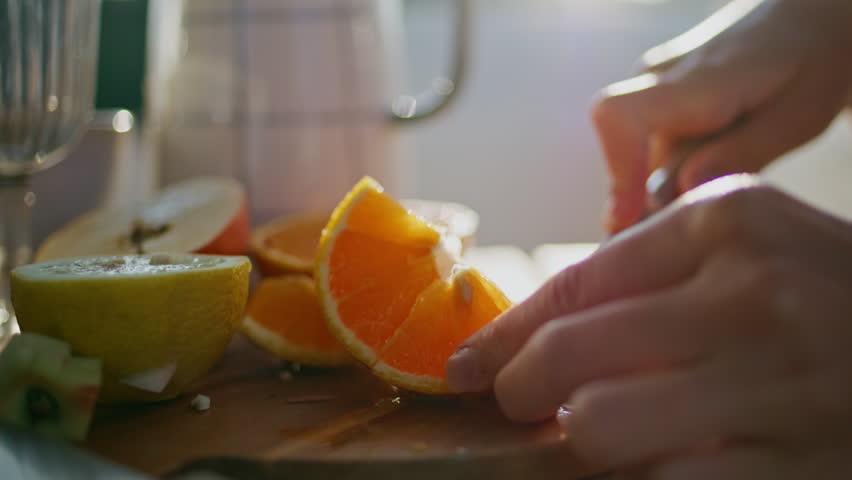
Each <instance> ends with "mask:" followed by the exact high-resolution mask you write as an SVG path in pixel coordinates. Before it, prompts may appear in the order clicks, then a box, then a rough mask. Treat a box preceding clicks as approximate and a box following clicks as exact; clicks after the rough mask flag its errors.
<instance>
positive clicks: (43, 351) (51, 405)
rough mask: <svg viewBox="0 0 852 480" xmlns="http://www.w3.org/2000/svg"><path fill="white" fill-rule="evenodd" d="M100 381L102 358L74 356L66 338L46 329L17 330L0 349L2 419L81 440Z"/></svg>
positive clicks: (49, 435)
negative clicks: (37, 331)
mask: <svg viewBox="0 0 852 480" xmlns="http://www.w3.org/2000/svg"><path fill="white" fill-rule="evenodd" d="M100 383H101V362H100V360H98V359H95V358H85V357H73V356H72V355H71V348H70V346H69V345H68V344H67V343H65V342H62V341H60V340H56V339H54V338H50V337H47V336H44V335H39V334H34V333H22V334H20V335H16V336H14V337H12V339H11V340H10V341H9V343H8V345H6V348H5V349H4V350H3V351H2V352H0V422H2V423H5V424H9V425H15V426H18V427H21V428H25V429H29V430H33V431H35V432H37V433H39V434H42V435H44V436H47V437H54V438H65V439H70V440H83V439H84V438H85V437H86V433H87V432H88V430H89V424H90V423H91V420H92V413H93V412H94V408H95V402H96V400H97V396H98V392H99V390H100Z"/></svg>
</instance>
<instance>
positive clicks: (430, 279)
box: [314, 178, 509, 393]
mask: <svg viewBox="0 0 852 480" xmlns="http://www.w3.org/2000/svg"><path fill="white" fill-rule="evenodd" d="M460 248H461V242H460V241H459V239H458V238H452V237H450V236H447V235H444V236H442V235H441V234H440V233H438V232H437V231H436V230H435V229H433V228H432V227H431V226H429V225H428V224H427V223H425V222H424V221H423V220H421V219H420V218H418V217H417V216H416V215H415V214H413V213H411V212H409V211H408V210H406V209H405V208H403V207H402V206H401V205H399V204H398V203H397V202H396V201H395V200H393V199H392V198H391V197H389V196H387V195H385V194H384V193H383V192H382V190H381V186H379V185H378V184H377V183H376V182H375V181H374V180H372V179H370V178H365V179H364V180H361V182H359V183H358V184H357V185H356V186H355V188H353V189H352V191H351V192H350V193H349V194H348V195H347V196H346V198H344V199H343V201H342V202H341V203H340V205H338V207H337V208H336V209H335V211H334V213H333V215H332V217H331V220H330V221H329V223H328V225H327V226H326V228H325V229H324V231H323V235H322V239H321V240H320V247H319V251H318V254H317V260H316V271H315V275H314V279H315V281H316V285H317V293H318V294H319V296H320V301H321V302H322V305H323V309H324V311H325V314H326V321H327V322H328V325H329V329H330V330H331V333H332V334H333V335H334V336H335V337H336V338H337V339H338V340H339V341H340V342H341V343H342V344H343V345H344V346H345V347H346V349H347V350H348V351H349V352H350V353H351V354H352V355H353V356H354V357H355V358H357V359H358V360H360V361H361V362H363V363H365V364H366V365H367V366H369V367H370V368H372V370H373V372H374V373H375V374H376V375H378V376H380V377H382V378H384V379H385V380H387V381H388V382H390V383H392V384H395V385H397V386H400V387H403V388H407V389H410V390H416V391H420V392H424V393H447V392H448V390H447V386H446V381H445V379H444V363H445V362H446V360H447V358H449V356H450V355H451V354H452V352H453V351H454V350H455V348H456V347H457V346H458V345H459V344H460V343H461V342H462V341H464V340H465V339H466V338H467V337H469V336H470V335H472V334H473V333H474V332H476V331H477V330H479V329H480V328H481V327H482V326H483V325H485V324H487V323H488V322H490V321H491V320H493V319H494V318H495V317H496V316H497V315H499V314H500V312H502V311H503V310H505V309H506V308H508V307H509V301H508V300H507V299H506V297H505V296H504V295H503V294H502V292H500V291H499V289H497V287H495V286H494V285H493V284H491V282H489V281H488V280H487V279H485V278H484V277H483V276H482V275H481V274H479V273H478V272H476V271H475V270H473V269H458V268H457V267H456V266H457V265H458V253H459V251H460ZM454 269H456V273H455V274H451V273H452V272H453V271H454Z"/></svg>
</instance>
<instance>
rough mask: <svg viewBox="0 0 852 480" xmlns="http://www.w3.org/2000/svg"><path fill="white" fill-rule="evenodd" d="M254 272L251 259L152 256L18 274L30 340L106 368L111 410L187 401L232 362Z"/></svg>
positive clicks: (92, 260) (54, 265) (85, 261)
mask: <svg viewBox="0 0 852 480" xmlns="http://www.w3.org/2000/svg"><path fill="white" fill-rule="evenodd" d="M250 270H251V264H250V262H249V260H248V258H246V257H242V256H232V257H231V256H213V255H198V254H149V255H124V256H111V257H109V256H108V257H103V256H102V257H83V258H71V259H62V260H54V261H51V262H44V263H37V264H31V265H25V266H22V267H18V268H16V269H15V270H14V271H13V272H12V276H11V290H12V304H13V306H14V308H15V313H16V315H17V317H18V322H19V324H20V326H21V330H22V331H25V332H35V333H41V334H43V335H48V336H51V337H55V338H58V339H61V340H64V341H66V342H68V343H69V344H70V345H71V348H72V349H73V350H74V352H75V353H77V354H79V355H85V356H88V357H96V358H100V359H101V360H102V361H103V374H104V380H103V384H102V387H101V395H100V398H99V401H101V402H103V403H119V402H136V401H153V400H162V399H167V398H171V397H174V396H176V395H177V394H179V393H181V392H183V391H185V390H186V389H187V388H188V387H189V386H190V384H191V383H192V382H194V381H195V380H197V379H198V378H200V377H201V376H202V375H203V374H204V373H205V372H207V370H209V369H210V367H212V366H213V365H214V364H215V363H216V361H218V360H219V358H220V357H221V356H222V354H223V353H224V351H225V349H226V348H227V346H228V343H229V342H230V341H231V338H232V337H233V335H234V333H235V331H236V329H237V327H238V325H239V323H240V322H241V320H242V315H243V310H244V308H245V303H246V298H247V296H248V279H249V271H250Z"/></svg>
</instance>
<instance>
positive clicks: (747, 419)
mask: <svg viewBox="0 0 852 480" xmlns="http://www.w3.org/2000/svg"><path fill="white" fill-rule="evenodd" d="M725 373H727V372H722V371H721V370H719V369H716V368H714V367H713V366H712V362H707V363H703V364H700V365H697V366H694V367H685V368H682V369H677V370H669V371H666V372H665V373H660V374H657V375H653V374H652V375H645V376H636V377H625V378H614V379H607V380H600V381H597V382H592V383H589V384H587V385H585V386H583V387H581V388H580V389H578V390H577V391H576V393H575V394H574V396H573V397H572V398H571V400H570V401H569V404H570V406H571V408H572V410H573V413H572V415H571V416H570V417H569V418H568V419H567V420H566V421H565V422H564V424H565V426H564V428H565V429H566V431H567V432H568V435H569V437H570V438H571V442H572V445H573V446H574V448H575V449H576V450H577V452H578V453H579V454H580V456H582V457H583V458H586V459H588V460H590V461H592V462H593V463H596V464H604V465H608V466H611V467H614V468H624V467H631V466H635V465H639V464H642V463H645V462H648V461H649V459H659V458H667V457H669V456H672V455H677V454H679V453H680V454H683V450H684V449H685V448H687V449H688V448H690V447H698V446H700V445H707V444H713V443H714V442H716V441H718V440H720V439H730V438H745V437H747V436H748V435H750V434H753V431H754V430H755V429H757V428H759V426H758V425H757V424H761V425H762V422H763V419H762V418H755V415H754V414H755V408H753V407H754V405H753V402H752V398H751V396H750V394H749V390H748V388H744V389H743V387H744V386H743V385H740V384H739V383H738V381H737V380H734V381H733V382H732V381H730V380H729V378H728V376H727V375H725ZM637 439H641V441H637Z"/></svg>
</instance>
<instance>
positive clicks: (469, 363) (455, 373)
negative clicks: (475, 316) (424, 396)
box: [445, 345, 491, 393]
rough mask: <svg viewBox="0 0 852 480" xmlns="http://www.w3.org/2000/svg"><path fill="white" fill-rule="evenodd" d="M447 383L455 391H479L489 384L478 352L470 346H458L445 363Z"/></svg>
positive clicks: (485, 388)
mask: <svg viewBox="0 0 852 480" xmlns="http://www.w3.org/2000/svg"><path fill="white" fill-rule="evenodd" d="M445 368H446V373H447V385H448V386H449V387H450V390H452V391H453V392H456V393H468V392H481V391H483V390H487V389H488V388H489V387H490V386H491V385H490V382H489V380H488V378H487V376H486V375H485V371H484V370H483V369H482V362H481V361H480V359H479V354H478V353H477V351H476V350H474V349H473V348H471V347H470V346H467V345H465V346H462V347H459V349H458V350H456V351H455V353H453V354H452V355H451V356H450V358H449V359H447V365H446V367H445Z"/></svg>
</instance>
